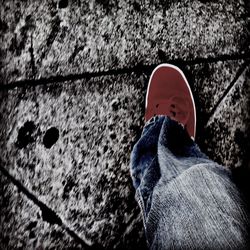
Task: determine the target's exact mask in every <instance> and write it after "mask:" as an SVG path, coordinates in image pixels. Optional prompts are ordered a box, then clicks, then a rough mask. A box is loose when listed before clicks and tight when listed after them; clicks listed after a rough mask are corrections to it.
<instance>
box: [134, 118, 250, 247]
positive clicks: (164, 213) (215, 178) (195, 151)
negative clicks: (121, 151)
mask: <svg viewBox="0 0 250 250" xmlns="http://www.w3.org/2000/svg"><path fill="white" fill-rule="evenodd" d="M130 171H131V176H132V180H133V185H134V187H135V189H136V195H135V196H136V200H137V201H138V204H139V206H140V208H141V211H142V215H143V223H144V227H145V234H146V239H147V243H148V246H149V248H150V249H248V247H249V242H248V241H249V236H248V232H249V231H248V229H249V217H248V214H247V209H246V204H245V203H244V200H243V197H241V193H240V192H239V190H238V188H237V186H236V185H235V184H234V182H233V180H232V174H231V171H230V170H229V169H226V168H225V167H223V166H220V165H219V164H217V163H215V162H213V161H212V160H210V159H209V158H208V157H207V156H206V155H205V154H204V153H202V152H201V150H200V149H199V147H198V146H197V144H196V143H195V142H194V141H193V140H192V139H191V138H190V137H189V135H188V134H187V132H186V130H185V129H184V128H183V126H182V125H181V124H178V123H177V122H176V121H173V120H171V119H170V118H168V117H166V116H155V117H153V118H151V120H149V121H148V122H147V123H146V125H145V127H144V129H143V132H142V136H141V138H140V139H139V141H138V142H137V143H136V144H135V146H134V148H133V151H132V154H131V165H130Z"/></svg>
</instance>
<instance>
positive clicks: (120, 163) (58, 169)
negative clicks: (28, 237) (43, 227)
mask: <svg viewBox="0 0 250 250" xmlns="http://www.w3.org/2000/svg"><path fill="white" fill-rule="evenodd" d="M143 90H145V87H144V81H143V76H140V77H138V76H137V75H135V74H134V75H131V76H130V75H123V76H122V77H120V76H118V77H104V78H96V79H91V80H89V81H77V82H73V83H70V82H67V83H65V84H64V85H58V86H56V85H48V86H41V87H40V86H39V87H36V88H29V89H17V90H16V89H15V90H13V91H9V92H8V93H6V95H7V96H5V98H4V99H3V102H2V103H1V106H0V107H1V108H0V109H1V114H2V116H3V117H2V119H3V120H4V123H5V124H7V126H6V127H5V129H2V130H1V132H0V134H1V135H0V138H1V142H0V148H1V149H4V150H3V152H2V154H1V157H2V160H3V162H4V163H3V164H4V167H5V168H6V169H8V171H9V172H10V173H11V174H12V175H13V176H14V177H15V178H16V179H18V180H20V181H21V183H22V184H23V185H24V186H25V187H26V188H27V189H28V190H30V191H31V192H32V193H34V194H35V195H36V197H38V199H39V200H41V201H42V202H44V203H45V204H46V205H47V206H49V207H50V208H51V209H53V210H54V211H55V212H56V213H57V214H58V215H59V216H60V217H61V218H62V219H63V221H65V223H66V224H67V225H69V226H70V228H72V229H73V230H74V231H75V232H77V234H78V235H79V236H80V237H82V238H86V239H87V240H88V241H89V242H90V244H94V243H99V244H101V245H102V246H103V247H106V248H107V249H110V248H120V247H121V246H123V247H125V248H126V249H134V247H135V246H136V247H138V248H139V247H140V246H144V245H145V243H143V242H144V241H143V237H142V236H143V228H142V222H141V217H140V214H139V209H138V207H137V205H136V202H135V200H134V190H133V189H132V183H131V179H130V175H129V158H130V151H131V146H132V144H133V143H134V141H135V139H136V136H138V135H139V132H140V131H139V129H140V126H141V124H142V113H141V111H142V110H143V109H142V107H141V105H140V103H143V99H144V96H145V91H144V92H143ZM58 132H59V133H58ZM49 134H50V135H49ZM58 134H59V136H58ZM48 137H49V138H48ZM57 139H58V140H57ZM53 143H54V144H53Z"/></svg>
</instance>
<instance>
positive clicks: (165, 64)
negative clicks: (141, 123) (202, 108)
mask: <svg viewBox="0 0 250 250" xmlns="http://www.w3.org/2000/svg"><path fill="white" fill-rule="evenodd" d="M162 67H167V68H173V69H175V70H177V71H178V72H179V73H180V74H181V76H182V77H183V79H184V81H185V83H186V85H187V87H188V90H189V93H190V96H191V99H192V103H193V107H194V137H195V135H196V107H195V102H194V97H193V94H192V91H191V88H190V86H189V83H188V81H187V78H186V77H185V75H184V73H183V72H182V70H181V69H179V68H178V67H177V66H175V65H172V64H168V63H162V64H159V65H158V66H157V67H156V68H155V69H154V70H153V72H152V74H151V76H150V78H149V83H148V88H147V94H146V102H145V103H146V104H145V108H146V109H147V106H148V92H149V89H150V84H151V80H152V77H153V75H154V73H155V71H156V70H157V69H159V68H162Z"/></svg>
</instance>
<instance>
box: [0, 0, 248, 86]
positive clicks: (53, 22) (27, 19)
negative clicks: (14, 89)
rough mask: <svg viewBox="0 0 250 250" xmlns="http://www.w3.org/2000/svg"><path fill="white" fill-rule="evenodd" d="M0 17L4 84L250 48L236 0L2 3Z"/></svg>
mask: <svg viewBox="0 0 250 250" xmlns="http://www.w3.org/2000/svg"><path fill="white" fill-rule="evenodd" d="M67 2H68V4H67ZM0 21H1V54H2V56H1V57H2V62H1V66H2V67H1V75H2V77H1V78H2V79H1V81H2V83H3V82H4V83H7V82H10V81H15V80H20V79H26V78H39V77H41V76H43V77H48V76H50V75H55V74H63V75H65V74H70V73H79V72H86V71H94V72H95V71H103V70H110V69H112V70H113V69H117V68H122V67H133V66H134V65H137V64H138V63H140V64H155V63H159V62H162V61H166V60H170V59H194V58H197V57H210V56H212V57H216V56H220V55H222V54H229V55H230V54H239V53H245V52H247V51H249V44H248V42H247V41H248V40H247V34H248V32H247V15H246V11H245V4H244V2H243V1H242V0H241V1H239V0H230V1H224V0H219V1H201V0H193V1H186V0H185V1H162V0H157V1H151V0H147V1H144V2H143V4H140V3H139V2H138V1H136V0H131V1H118V0H112V1H100V0H92V1H87V2H86V1H84V2H83V1H66V2H65V3H64V4H62V5H60V4H59V2H58V1H55V0H54V1H39V2H38V1H31V0H30V1H24V2H21V1H3V3H1V20H0Z"/></svg>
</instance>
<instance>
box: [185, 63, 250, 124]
mask: <svg viewBox="0 0 250 250" xmlns="http://www.w3.org/2000/svg"><path fill="white" fill-rule="evenodd" d="M244 63H245V61H244V60H235V61H232V60H229V61H225V62H222V61H219V62H216V63H199V64H195V65H191V66H187V67H184V68H183V69H184V72H185V74H186V75H187V77H188V80H189V82H190V85H192V92H193V95H194V99H195V103H196V105H197V117H198V122H199V125H205V124H204V123H206V121H207V120H208V117H209V115H210V113H211V112H212V110H213V108H214V107H215V105H216V104H217V103H218V102H219V100H220V98H221V97H222V96H223V93H224V92H225V91H226V89H227V88H228V87H229V85H230V84H231V82H232V81H233V80H234V78H235V77H236V75H237V72H238V71H239V70H241V68H242V67H244Z"/></svg>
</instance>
